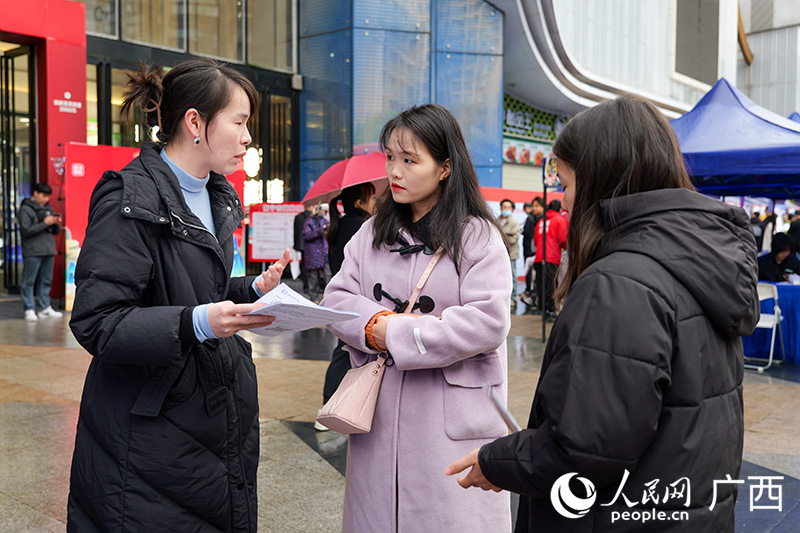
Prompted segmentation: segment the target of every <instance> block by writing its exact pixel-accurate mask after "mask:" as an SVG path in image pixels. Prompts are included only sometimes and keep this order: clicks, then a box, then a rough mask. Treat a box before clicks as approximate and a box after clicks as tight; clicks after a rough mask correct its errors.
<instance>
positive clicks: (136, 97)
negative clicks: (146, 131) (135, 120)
mask: <svg viewBox="0 0 800 533" xmlns="http://www.w3.org/2000/svg"><path fill="white" fill-rule="evenodd" d="M125 74H127V76H128V82H127V83H126V84H125V92H123V93H122V97H123V101H122V107H121V108H120V111H119V115H120V118H122V120H123V121H125V122H127V121H128V120H129V119H130V114H131V108H132V107H133V106H134V105H136V106H137V107H139V109H141V110H142V111H144V113H145V120H146V122H147V125H148V126H150V127H153V126H158V129H159V130H162V129H163V127H162V126H161V99H162V98H163V96H164V85H163V84H162V79H163V78H164V69H162V68H161V67H159V66H158V65H148V64H147V63H145V62H144V61H140V62H139V67H138V68H137V69H136V70H126V71H125Z"/></svg>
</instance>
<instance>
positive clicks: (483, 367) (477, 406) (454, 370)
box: [442, 356, 507, 440]
mask: <svg viewBox="0 0 800 533" xmlns="http://www.w3.org/2000/svg"><path fill="white" fill-rule="evenodd" d="M442 374H443V375H444V382H443V387H444V429H445V433H446V434H447V436H448V437H450V438H451V439H453V440H469V439H494V438H498V437H503V436H505V435H506V434H507V431H506V426H505V423H504V422H503V419H502V418H501V417H500V414H499V413H498V412H497V410H495V408H494V406H493V405H492V402H491V400H489V398H488V397H487V396H486V393H485V392H483V386H484V385H501V384H502V383H505V381H506V373H505V370H504V369H503V365H502V363H501V362H500V357H499V356H491V357H473V358H470V359H466V360H464V361H460V362H458V363H455V364H453V365H450V366H448V367H445V368H442Z"/></svg>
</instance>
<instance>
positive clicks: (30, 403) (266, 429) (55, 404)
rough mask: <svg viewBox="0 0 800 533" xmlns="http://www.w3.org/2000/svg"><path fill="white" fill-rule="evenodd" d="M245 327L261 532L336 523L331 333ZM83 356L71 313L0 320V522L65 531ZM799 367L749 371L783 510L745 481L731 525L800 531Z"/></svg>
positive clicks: (761, 470) (522, 379)
mask: <svg viewBox="0 0 800 533" xmlns="http://www.w3.org/2000/svg"><path fill="white" fill-rule="evenodd" d="M0 304H2V301H0ZM522 311H523V310H522V309H520V310H519V311H518V312H520V313H521V312H522ZM2 314H3V313H2V310H0V318H2ZM6 314H7V315H8V316H14V314H13V312H11V311H8V310H6ZM17 316H19V315H17ZM540 335H541V321H540V320H539V319H538V317H533V316H531V315H522V314H521V315H516V316H514V317H513V318H512V330H511V334H510V336H509V338H508V345H509V370H510V372H509V391H510V394H509V404H510V409H511V411H512V413H513V414H514V415H515V417H516V418H517V419H518V420H520V421H521V422H524V421H525V420H527V415H528V409H529V407H530V402H531V398H532V397H533V392H534V389H535V386H536V382H537V379H538V376H539V368H540V365H541V358H542V354H543V352H544V345H543V344H542V342H541V337H540ZM246 336H247V337H248V339H250V340H251V341H252V342H253V344H254V353H255V356H256V357H255V361H256V366H257V369H258V374H259V376H258V378H259V401H260V406H261V416H262V424H261V439H262V445H261V449H262V456H261V465H260V468H259V472H258V477H259V480H258V483H259V485H258V486H259V502H260V504H259V516H260V518H259V520H260V523H259V531H264V532H273V531H274V532H292V531H303V532H314V533H318V532H327V531H339V521H340V517H341V502H342V497H343V491H344V478H343V472H344V465H345V453H346V437H344V436H342V435H338V434H336V433H333V432H325V433H318V432H316V431H314V430H313V428H312V426H311V423H312V421H313V418H314V416H315V414H316V411H317V409H318V408H319V406H320V403H321V391H322V382H323V379H324V373H325V369H326V365H327V363H326V360H327V359H328V357H329V354H330V353H331V350H332V348H333V346H334V340H333V337H332V336H331V335H330V333H328V332H327V331H325V330H322V329H316V330H310V331H307V332H302V333H298V334H295V335H287V336H284V337H279V338H270V339H267V338H262V337H255V336H252V335H246ZM90 359H91V357H90V356H89V355H88V354H87V353H86V352H85V351H84V350H83V349H81V348H80V347H79V346H78V345H77V343H76V342H75V340H74V339H73V338H72V335H71V333H70V332H69V328H68V327H67V317H65V318H63V319H50V320H42V321H40V322H37V323H29V322H25V321H24V320H22V319H21V318H11V319H6V320H2V319H0V532H24V531H59V532H61V531H64V530H65V520H66V499H67V492H68V486H69V462H70V457H71V453H72V446H73V441H74V437H75V424H76V419H77V412H78V404H79V400H80V394H81V387H82V385H83V379H84V374H85V371H86V368H87V366H88V364H89V361H90ZM798 374H800V372H798V371H797V369H796V368H793V367H789V368H780V367H778V368H777V369H776V370H775V371H774V372H773V371H772V370H770V371H769V372H768V374H766V375H759V374H756V373H755V372H751V371H748V372H747V373H746V382H745V404H746V412H745V425H746V434H745V456H744V457H745V460H746V461H747V462H746V463H745V466H744V468H743V472H742V475H741V476H740V478H741V479H745V478H746V477H747V476H784V480H783V481H782V482H781V483H782V485H781V487H782V499H781V510H780V511H778V510H776V509H771V510H753V511H750V509H749V503H750V498H749V489H748V488H747V486H745V487H743V489H742V490H741V492H740V498H739V503H738V504H737V531H742V532H745V531H747V532H751V531H753V532H771V531H774V532H789V531H793V532H796V531H800V507H799V506H798V502H800V482H798V480H797V478H800V438H798V436H799V435H800V384H798V382H797V381H800V380H798V379H797V376H798ZM775 376H782V377H783V378H787V379H780V378H778V377H775ZM792 380H794V381H792Z"/></svg>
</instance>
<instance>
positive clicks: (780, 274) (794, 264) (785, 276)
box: [758, 233, 800, 281]
mask: <svg viewBox="0 0 800 533" xmlns="http://www.w3.org/2000/svg"><path fill="white" fill-rule="evenodd" d="M790 274H800V260H798V259H797V257H795V256H794V255H792V243H791V240H790V239H789V236H788V235H786V234H785V233H776V234H775V235H773V236H772V251H771V252H770V253H768V254H764V255H761V256H759V257H758V279H759V280H760V281H789V275H790Z"/></svg>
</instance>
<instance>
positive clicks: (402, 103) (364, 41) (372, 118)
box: [353, 29, 431, 153]
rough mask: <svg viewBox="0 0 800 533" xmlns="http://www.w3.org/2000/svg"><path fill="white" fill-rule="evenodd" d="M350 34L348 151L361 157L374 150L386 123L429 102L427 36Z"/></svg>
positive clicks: (387, 33) (403, 33)
mask: <svg viewBox="0 0 800 533" xmlns="http://www.w3.org/2000/svg"><path fill="white" fill-rule="evenodd" d="M353 31H354V36H353V47H354V48H353V56H354V61H355V71H354V73H353V152H354V153H364V152H366V151H372V150H374V149H377V144H376V143H377V142H378V135H379V134H380V131H381V128H382V127H383V125H384V124H385V123H386V122H387V121H388V120H389V119H390V118H392V117H393V116H395V115H396V114H397V113H399V112H401V111H403V110H404V109H406V108H408V107H411V106H412V105H414V104H423V103H426V102H430V97H431V91H430V63H431V51H430V35H429V34H427V33H409V32H400V31H382V30H363V29H355V30H353Z"/></svg>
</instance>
